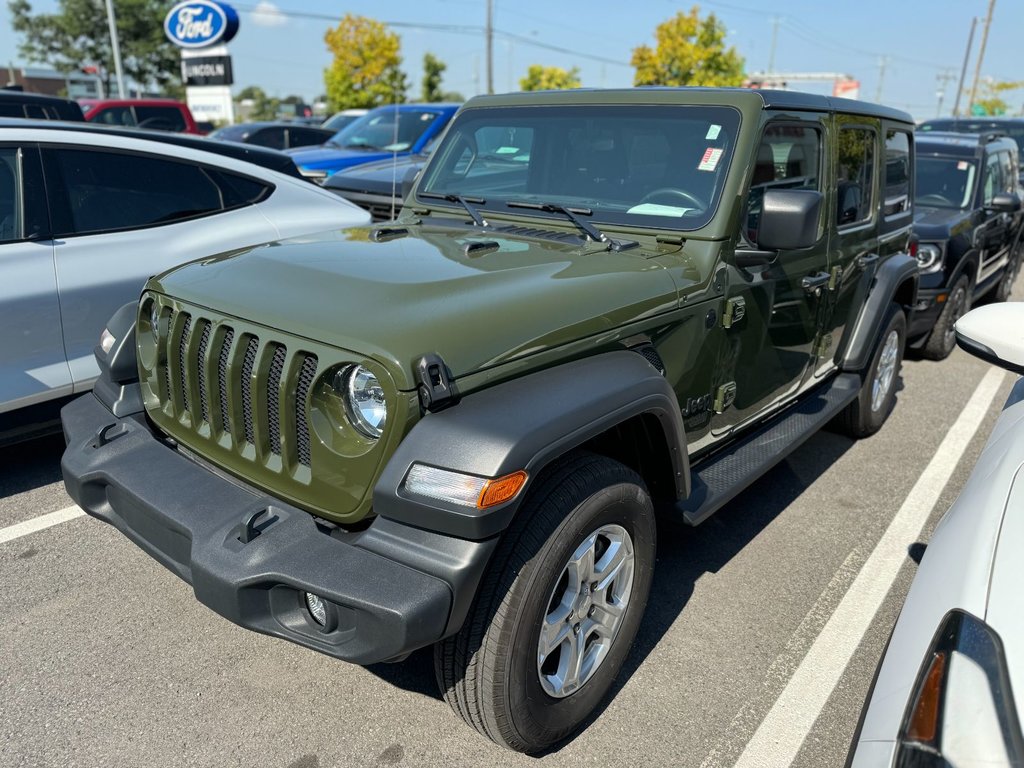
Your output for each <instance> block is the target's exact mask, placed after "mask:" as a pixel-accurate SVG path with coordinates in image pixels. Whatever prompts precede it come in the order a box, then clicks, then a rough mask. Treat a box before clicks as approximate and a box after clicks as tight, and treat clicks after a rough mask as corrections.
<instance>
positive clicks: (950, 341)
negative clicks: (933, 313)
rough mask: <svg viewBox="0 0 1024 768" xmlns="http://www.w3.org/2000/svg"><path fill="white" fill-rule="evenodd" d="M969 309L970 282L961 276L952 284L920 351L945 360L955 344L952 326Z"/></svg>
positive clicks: (934, 358)
mask: <svg viewBox="0 0 1024 768" xmlns="http://www.w3.org/2000/svg"><path fill="white" fill-rule="evenodd" d="M970 309H971V282H970V280H968V279H967V276H966V275H964V276H962V277H961V278H960V279H959V280H957V281H956V283H955V284H954V285H953V290H951V291H950V292H949V297H948V298H947V299H946V304H945V306H943V308H942V312H940V313H939V318H938V320H936V321H935V327H934V328H932V332H931V334H930V335H929V336H928V341H927V343H926V344H925V345H924V349H923V350H922V353H923V354H924V356H925V357H927V358H928V359H929V360H945V359H946V358H947V357H949V353H950V352H952V351H953V347H955V346H956V333H955V332H954V330H953V326H955V325H956V321H957V320H959V319H960V318H961V317H963V316H964V315H966V314H967V313H968V312H969V311H970Z"/></svg>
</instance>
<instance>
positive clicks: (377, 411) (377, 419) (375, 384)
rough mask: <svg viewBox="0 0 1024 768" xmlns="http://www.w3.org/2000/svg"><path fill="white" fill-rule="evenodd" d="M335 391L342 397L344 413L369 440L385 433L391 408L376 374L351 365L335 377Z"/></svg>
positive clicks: (359, 366)
mask: <svg viewBox="0 0 1024 768" xmlns="http://www.w3.org/2000/svg"><path fill="white" fill-rule="evenodd" d="M334 389H335V391H336V392H338V393H340V394H341V395H342V400H344V402H345V410H346V412H347V413H348V417H349V419H350V420H351V421H352V424H353V426H354V427H355V428H356V429H358V430H359V431H360V432H361V433H362V434H364V435H366V436H367V437H369V438H373V439H376V438H378V437H380V436H381V434H383V432H384V423H385V421H386V419H387V415H388V406H387V403H386V402H384V388H383V387H381V385H380V382H379V381H378V380H377V377H376V376H374V375H373V373H372V372H371V371H370V370H369V369H367V368H364V367H363V366H361V365H351V366H349V367H348V368H345V369H343V370H341V371H338V373H337V374H335V376H334Z"/></svg>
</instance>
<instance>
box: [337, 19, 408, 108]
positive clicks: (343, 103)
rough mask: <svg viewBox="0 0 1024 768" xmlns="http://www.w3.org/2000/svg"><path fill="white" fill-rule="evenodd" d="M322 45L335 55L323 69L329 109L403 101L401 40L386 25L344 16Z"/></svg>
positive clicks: (403, 74) (403, 75)
mask: <svg viewBox="0 0 1024 768" xmlns="http://www.w3.org/2000/svg"><path fill="white" fill-rule="evenodd" d="M324 42H325V43H327V50H328V51H330V52H331V54H332V55H333V56H334V60H333V61H332V62H331V65H330V66H329V67H328V68H327V69H325V70H324V85H325V86H326V89H327V103H328V105H329V106H330V108H331V109H332V110H339V109H346V108H351V107H365V108H369V107H378V106H380V105H382V104H392V103H396V102H404V101H405V91H406V87H407V83H406V77H405V73H404V72H403V71H402V70H401V65H402V57H401V56H399V55H398V50H399V45H400V41H399V38H398V35H396V34H395V33H394V32H390V31H388V28H387V27H386V26H385V25H383V24H381V23H380V22H379V21H375V20H373V19H368V18H366V17H365V16H357V15H355V14H351V13H349V14H345V18H343V19H342V20H341V22H340V23H339V24H338V26H337V27H335V28H334V29H328V30H327V32H326V33H325V34H324Z"/></svg>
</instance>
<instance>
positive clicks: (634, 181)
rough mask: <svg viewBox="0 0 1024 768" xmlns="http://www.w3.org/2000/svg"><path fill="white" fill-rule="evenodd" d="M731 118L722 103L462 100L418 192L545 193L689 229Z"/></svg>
mask: <svg viewBox="0 0 1024 768" xmlns="http://www.w3.org/2000/svg"><path fill="white" fill-rule="evenodd" d="M739 122H740V116H739V112H737V111H736V110H734V109H731V108H728V107H701V106H650V105H622V106H617V105H615V106H557V107H553V106H535V107H534V106H531V107H509V108H502V109H498V108H495V109H469V110H467V111H465V112H463V113H462V115H461V117H460V118H459V119H458V120H457V121H456V122H455V123H453V124H452V125H451V127H450V128H449V130H448V135H447V136H446V137H445V139H444V142H443V143H442V145H441V147H440V148H439V149H438V151H437V152H435V157H434V161H433V162H432V163H431V164H430V166H429V168H428V170H427V176H426V178H425V179H424V183H423V185H422V186H421V187H420V188H419V192H422V193H425V194H427V195H433V196H436V195H459V196H464V197H472V198H474V199H479V200H482V201H483V202H482V203H480V204H479V207H481V208H485V209H492V210H499V211H500V210H509V211H519V210H521V209H522V208H523V207H524V206H523V205H521V203H524V202H526V203H538V204H540V203H543V204H546V205H557V206H564V207H572V208H574V209H579V210H582V211H585V215H592V217H593V220H594V221H599V222H605V223H610V224H623V225H628V226H641V227H666V228H672V229H697V228H699V227H702V226H704V225H705V224H706V223H707V222H708V221H710V220H711V217H712V215H713V214H714V210H715V207H716V205H717V204H718V198H719V196H720V195H721V191H722V186H723V184H724V182H725V177H726V173H727V171H728V168H729V163H730V160H731V158H732V153H733V149H734V145H735V141H736V132H737V130H738V128H739ZM510 203H511V205H509V204H510ZM541 210H543V209H541ZM561 218H564V217H561Z"/></svg>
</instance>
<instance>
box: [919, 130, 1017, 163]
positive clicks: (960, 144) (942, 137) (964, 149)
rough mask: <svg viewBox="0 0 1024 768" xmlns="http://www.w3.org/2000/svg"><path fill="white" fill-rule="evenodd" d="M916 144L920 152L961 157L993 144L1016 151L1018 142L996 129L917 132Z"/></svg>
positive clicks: (974, 153) (976, 152)
mask: <svg viewBox="0 0 1024 768" xmlns="http://www.w3.org/2000/svg"><path fill="white" fill-rule="evenodd" d="M914 144H915V146H916V148H917V151H918V152H926V153H930V154H940V155H957V156H960V157H974V156H977V155H980V154H982V151H983V150H984V148H985V147H988V146H993V145H994V148H996V149H998V148H999V147H1000V146H1003V148H1005V149H1012V150H1014V151H1016V149H1017V143H1016V142H1015V141H1014V140H1013V139H1011V138H1010V137H1009V136H1007V135H1005V134H1002V133H998V132H996V131H981V132H979V133H961V132H955V131H923V132H921V133H918V134H917V136H916V137H915V139H914Z"/></svg>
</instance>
